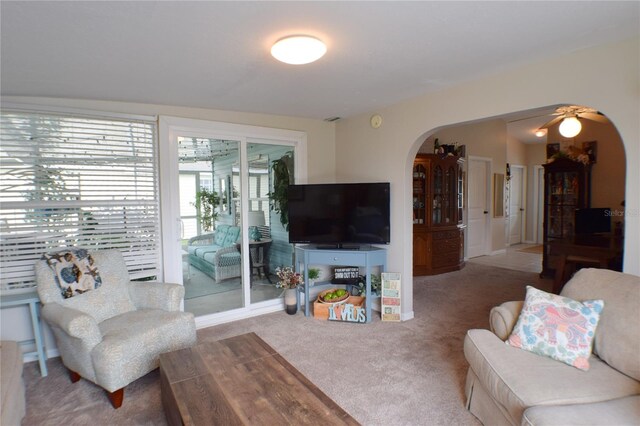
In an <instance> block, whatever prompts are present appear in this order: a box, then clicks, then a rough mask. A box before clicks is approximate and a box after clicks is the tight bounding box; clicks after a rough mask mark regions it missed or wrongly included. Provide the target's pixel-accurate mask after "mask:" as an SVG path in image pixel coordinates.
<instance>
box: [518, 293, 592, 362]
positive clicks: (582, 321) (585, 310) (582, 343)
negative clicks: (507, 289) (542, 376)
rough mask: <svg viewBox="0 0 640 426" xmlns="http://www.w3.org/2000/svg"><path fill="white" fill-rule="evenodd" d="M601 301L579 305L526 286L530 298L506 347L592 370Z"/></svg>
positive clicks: (587, 301)
mask: <svg viewBox="0 0 640 426" xmlns="http://www.w3.org/2000/svg"><path fill="white" fill-rule="evenodd" d="M603 307H604V301H602V300H586V301H584V302H582V303H581V302H577V301H575V300H572V299H569V298H568V297H563V296H558V295H555V294H551V293H546V292H544V291H541V290H538V289H536V288H534V287H531V286H527V296H526V298H525V301H524V306H523V307H522V311H521V312H520V316H519V317H518V322H517V323H516V325H515V327H514V328H513V331H512V333H511V335H510V336H509V339H508V340H507V342H506V343H507V344H508V345H511V346H514V347H516V348H521V349H524V350H527V351H530V352H533V353H536V354H538V355H544V356H548V357H550V358H553V359H555V360H558V361H562V362H564V363H566V364H569V365H571V366H573V367H576V368H579V369H580V370H588V369H589V357H590V356H591V348H592V346H593V337H594V335H595V330H596V326H597V325H598V320H599V319H600V313H601V312H602V308H603Z"/></svg>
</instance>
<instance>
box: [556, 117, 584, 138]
mask: <svg viewBox="0 0 640 426" xmlns="http://www.w3.org/2000/svg"><path fill="white" fill-rule="evenodd" d="M559 130H560V134H561V135H562V136H564V137H565V138H572V137H574V136H576V135H577V134H578V133H580V130H582V124H580V121H578V118H577V117H576V116H571V117H565V119H564V120H562V123H560V128H559Z"/></svg>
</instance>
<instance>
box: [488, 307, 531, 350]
mask: <svg viewBox="0 0 640 426" xmlns="http://www.w3.org/2000/svg"><path fill="white" fill-rule="evenodd" d="M523 304H524V302H523V301H521V300H520V301H514V302H504V303H503V304H502V305H500V306H496V307H494V308H493V309H491V312H490V313H489V328H490V329H491V331H492V332H493V333H494V334H495V335H496V336H498V337H499V338H500V339H502V340H507V339H508V338H509V335H510V334H511V330H513V327H514V326H515V325H516V321H517V320H518V316H519V315H520V311H521V310H522V305H523Z"/></svg>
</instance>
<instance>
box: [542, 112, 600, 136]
mask: <svg viewBox="0 0 640 426" xmlns="http://www.w3.org/2000/svg"><path fill="white" fill-rule="evenodd" d="M552 115H557V117H555V118H554V119H552V120H550V121H548V122H547V123H545V124H543V125H542V126H540V129H546V128H549V127H551V126H553V125H554V124H556V123H557V122H559V121H561V120H562V123H560V128H559V130H560V134H561V135H562V136H564V137H565V138H572V137H574V136H576V135H577V134H578V133H580V130H581V129H582V124H580V121H578V118H581V119H585V120H593V121H596V122H598V123H609V119H608V118H607V117H605V116H604V114H602V113H601V112H598V111H597V110H595V109H593V108H589V107H584V106H580V105H567V106H561V107H558V108H556V112H554V113H553V114H552Z"/></svg>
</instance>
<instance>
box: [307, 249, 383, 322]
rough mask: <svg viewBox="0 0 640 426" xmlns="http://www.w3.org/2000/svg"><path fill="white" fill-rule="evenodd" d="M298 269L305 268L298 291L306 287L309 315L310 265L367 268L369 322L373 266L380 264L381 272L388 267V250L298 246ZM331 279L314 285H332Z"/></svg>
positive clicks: (366, 302) (308, 313)
mask: <svg viewBox="0 0 640 426" xmlns="http://www.w3.org/2000/svg"><path fill="white" fill-rule="evenodd" d="M295 256H296V257H295V258H296V265H295V266H296V270H297V271H298V272H300V271H301V269H300V266H301V265H302V268H303V270H304V285H303V286H302V288H299V289H298V291H299V292H302V291H303V289H304V314H305V316H309V315H310V312H309V304H310V303H309V288H310V287H311V286H310V285H309V265H331V266H358V267H364V268H365V275H366V277H367V280H366V282H367V289H366V299H365V306H366V308H365V311H366V315H367V322H371V305H372V301H371V267H372V266H380V268H381V270H380V272H385V271H386V269H387V250H386V249H384V248H379V247H373V246H368V245H367V246H361V247H360V248H359V249H358V250H353V249H346V250H340V249H333V250H331V249H326V248H318V247H317V246H314V245H306V246H297V247H296V248H295ZM331 284H332V283H331V281H330V280H329V281H323V282H316V283H315V284H314V286H321V285H331Z"/></svg>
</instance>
